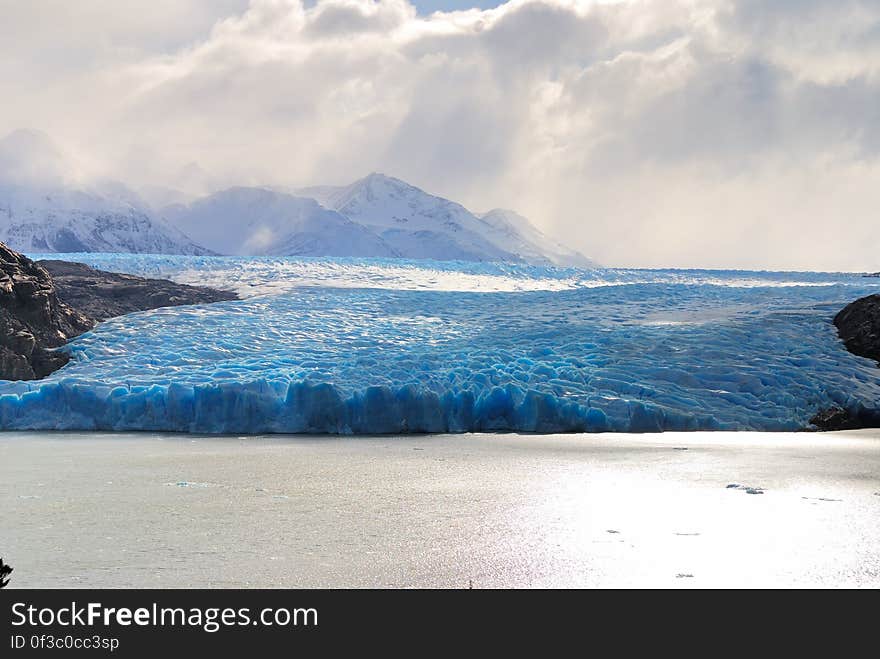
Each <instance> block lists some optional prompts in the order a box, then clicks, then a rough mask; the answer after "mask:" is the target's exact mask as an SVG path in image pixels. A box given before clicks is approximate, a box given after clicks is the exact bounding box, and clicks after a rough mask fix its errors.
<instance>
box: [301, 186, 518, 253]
mask: <svg viewBox="0 0 880 659" xmlns="http://www.w3.org/2000/svg"><path fill="white" fill-rule="evenodd" d="M302 193H303V194H306V195H309V194H311V195H313V196H315V198H317V199H318V201H320V202H321V203H323V204H324V205H325V206H327V207H328V208H333V209H334V210H337V211H339V212H340V213H341V214H342V215H344V216H345V217H347V218H349V219H350V220H352V221H353V222H357V223H358V224H360V225H363V226H365V227H367V228H368V229H370V230H371V231H373V232H375V233H376V234H377V235H379V236H381V237H382V238H383V239H384V240H385V242H387V243H388V244H389V245H391V246H392V247H393V248H394V249H395V250H396V251H397V252H398V253H399V254H400V256H402V257H403V258H410V259H436V260H444V261H451V260H458V261H521V260H522V259H521V258H519V257H518V256H517V255H516V254H513V253H512V252H510V251H508V250H506V249H503V248H501V247H499V246H498V245H496V244H494V243H493V242H492V241H491V240H490V239H488V238H487V236H486V234H487V233H488V227H487V225H486V224H485V223H484V222H483V221H482V220H481V219H479V218H478V217H476V216H474V215H473V214H472V213H470V212H469V211H468V210H467V209H466V208H464V206H461V205H460V204H456V203H455V202H452V201H449V200H448V199H443V198H442V197H435V196H434V195H431V194H428V193H427V192H424V191H422V190H420V189H419V188H416V187H414V186H412V185H409V184H408V183H405V182H404V181H401V180H400V179H396V178H392V177H390V176H384V175H382V174H370V175H369V176H367V177H365V178H362V179H360V180H359V181H355V182H354V183H352V184H351V185H348V186H344V187H338V188H334V187H322V188H308V189H306V190H303V191H302Z"/></svg>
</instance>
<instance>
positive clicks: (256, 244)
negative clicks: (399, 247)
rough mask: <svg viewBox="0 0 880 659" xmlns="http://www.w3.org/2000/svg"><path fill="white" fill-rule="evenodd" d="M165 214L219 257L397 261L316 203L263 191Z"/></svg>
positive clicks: (219, 196)
mask: <svg viewBox="0 0 880 659" xmlns="http://www.w3.org/2000/svg"><path fill="white" fill-rule="evenodd" d="M163 213H164V215H165V217H167V218H168V220H169V221H170V222H171V223H173V224H174V225H175V226H177V227H178V228H179V229H181V230H182V231H184V232H185V233H187V235H190V236H192V237H193V238H194V239H195V240H196V241H198V242H199V243H201V244H203V245H206V246H207V247H209V248H210V249H212V250H214V251H216V252H218V253H221V254H229V255H240V256H244V255H257V256H367V257H370V256H372V257H395V256H398V254H397V252H396V251H395V250H394V249H393V248H392V247H390V246H389V245H388V244H387V243H386V242H385V241H384V240H382V238H380V237H379V236H377V235H376V234H374V233H373V232H371V231H369V230H368V229H366V228H364V227H362V226H360V225H358V224H356V223H354V222H352V221H351V220H349V219H348V218H346V217H344V216H342V215H340V214H339V213H337V212H335V211H332V210H328V209H326V208H323V207H322V206H321V205H320V204H318V202H317V201H315V200H314V199H304V198H301V197H294V196H292V195H289V194H284V193H281V192H275V191H272V190H266V189H262V188H230V189H229V190H223V191H221V192H217V193H215V194H212V195H209V196H208V197H204V198H202V199H199V200H197V201H195V202H193V203H191V204H189V205H186V206H184V205H177V206H171V207H168V208H166V209H165V210H164V211H163Z"/></svg>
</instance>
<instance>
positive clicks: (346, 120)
mask: <svg viewBox="0 0 880 659" xmlns="http://www.w3.org/2000/svg"><path fill="white" fill-rule="evenodd" d="M126 4H128V3H126V2H109V0H108V1H103V2H98V1H96V0H91V1H89V0H83V1H82V2H78V3H75V5H74V4H72V3H63V2H34V3H19V4H13V5H12V6H11V7H4V9H2V12H3V19H4V20H3V21H0V62H2V63H0V74H2V75H3V79H4V80H9V81H10V82H11V83H12V85H11V88H9V89H8V90H7V96H8V97H9V102H7V103H4V104H2V105H0V130H2V129H3V128H6V129H8V130H7V131H6V132H8V131H11V130H13V129H15V128H19V127H32V128H38V129H42V130H45V131H46V132H48V133H49V134H51V135H53V137H55V138H56V139H58V140H60V141H62V142H63V143H64V144H65V145H66V146H67V147H68V149H67V150H68V151H72V152H75V153H76V154H77V156H78V157H80V160H82V161H84V162H87V163H90V165H91V167H92V168H93V170H94V171H95V172H100V173H104V174H113V175H115V176H119V177H122V178H125V179H126V180H130V181H132V182H133V183H140V184H150V185H163V186H168V187H175V185H176V181H175V179H176V178H178V176H177V174H178V173H179V172H180V171H181V168H182V167H183V166H185V165H188V164H190V163H198V165H199V166H201V167H202V168H204V169H206V170H207V171H209V172H211V174H212V176H213V179H212V180H215V181H216V184H218V185H220V184H233V183H242V184H248V183H269V184H274V185H289V186H300V185H306V184H312V183H325V182H339V183H342V182H348V181H350V180H352V179H354V178H356V177H359V176H362V175H364V174H365V173H367V172H369V171H372V170H380V171H384V172H386V173H389V174H393V175H396V176H399V177H401V178H404V179H406V180H409V181H411V182H413V183H415V184H417V185H420V186H421V187H424V188H426V189H428V190H429V191H433V192H436V193H438V194H443V195H446V196H450V197H452V198H454V199H456V200H460V201H462V202H464V203H465V204H466V205H468V206H469V207H471V208H473V209H475V210H484V209H488V208H490V207H494V206H499V205H501V206H509V207H513V208H516V209H517V210H520V211H522V212H523V213H524V214H526V215H528V216H529V217H530V218H532V219H533V221H535V222H536V223H537V224H539V225H540V226H541V227H542V228H544V229H545V230H547V231H548V232H550V233H553V234H555V235H557V236H560V237H564V238H565V239H566V242H568V243H570V244H572V245H573V246H576V247H579V248H581V249H582V250H584V251H585V252H586V253H589V254H590V255H592V256H594V257H596V258H597V259H599V260H600V261H603V262H606V263H609V264H612V265H648V266H664V265H678V266H719V267H722V266H723V267H767V268H774V267H776V268H830V269H880V266H878V263H877V261H878V259H877V256H876V254H877V252H878V247H880V244H878V243H880V238H878V237H877V236H876V235H875V234H877V232H876V231H875V230H874V227H875V226H876V217H875V215H876V212H875V209H876V208H877V207H878V201H880V198H878V197H880V194H878V193H877V192H875V189H876V188H880V186H878V185H877V181H878V180H880V161H878V154H880V6H878V5H877V3H876V2H872V1H869V0H864V1H861V2H859V1H856V0H842V1H833V0H781V1H780V2H773V3H767V2H760V1H758V0H631V1H629V2H594V1H588V0H580V1H579V0H511V2H509V3H508V4H506V5H502V6H500V7H497V8H495V9H489V10H478V9H472V10H467V11H456V12H448V13H435V14H432V15H430V16H427V17H426V16H419V15H418V14H417V13H416V11H415V9H414V8H413V7H412V6H411V5H410V4H409V3H408V2H406V0H379V1H373V0H320V1H319V2H318V3H317V4H316V5H314V6H310V7H306V6H304V5H303V4H302V3H301V2H299V0H253V1H252V2H250V4H249V5H247V6H245V3H244V2H234V1H232V0H229V1H226V2H220V3H215V2H208V1H207V0H206V1H203V2H196V1H194V0H188V1H182V2H161V3H157V4H155V5H154V8H153V9H151V11H150V12H146V13H148V14H149V15H148V16H144V17H143V20H141V21H138V20H133V19H131V18H130V16H131V14H130V13H126V11H124V9H125V7H124V5H126ZM74 6H75V7H76V10H74V9H72V7H74ZM140 6H141V7H142V6H143V5H140ZM128 9H129V10H130V9H131V8H130V7H129V8H128ZM37 13H39V15H40V16H41V18H40V19H39V21H38V20H37V18H36V16H37ZM144 13H145V12H143V11H141V12H139V14H144ZM3 26H5V27H3ZM156 35H159V36H156Z"/></svg>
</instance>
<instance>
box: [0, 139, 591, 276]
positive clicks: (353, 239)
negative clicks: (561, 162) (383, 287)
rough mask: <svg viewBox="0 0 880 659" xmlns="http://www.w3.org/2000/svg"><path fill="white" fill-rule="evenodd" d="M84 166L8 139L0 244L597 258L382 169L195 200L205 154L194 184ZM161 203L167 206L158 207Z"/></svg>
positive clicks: (185, 178)
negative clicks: (96, 172) (163, 183)
mask: <svg viewBox="0 0 880 659" xmlns="http://www.w3.org/2000/svg"><path fill="white" fill-rule="evenodd" d="M84 171H85V168H84V167H83V166H82V164H81V163H80V162H78V161H76V160H75V159H73V158H71V157H70V156H69V155H68V154H66V153H65V152H64V151H63V150H62V149H60V148H59V147H58V146H57V145H55V144H54V143H53V142H52V140H51V139H50V138H49V137H48V136H46V135H45V134H43V133H40V132H38V131H30V130H18V131H15V132H13V133H11V134H10V135H8V136H7V137H5V138H3V139H0V241H3V242H5V243H7V244H8V245H9V246H10V247H11V248H13V249H15V250H18V251H22V252H25V253H28V252H29V253H34V252H131V253H166V254H194V255H198V254H210V253H217V254H228V255H237V256H246V255H265V256H357V257H381V258H406V259H433V260H442V261H471V262H474V261H475V262H489V261H502V262H514V263H517V262H525V263H531V264H536V265H557V266H576V267H593V266H594V264H593V263H592V262H591V261H590V260H589V259H588V258H586V257H585V256H583V255H582V254H580V253H578V252H576V251H573V250H570V249H567V248H565V247H563V246H562V245H560V244H559V243H557V242H556V241H554V240H552V239H550V238H549V237H547V236H546V235H544V234H543V233H541V232H540V231H539V230H538V229H537V228H535V227H534V226H532V225H531V224H530V223H529V221H528V220H527V219H526V218H524V217H522V216H521V215H517V214H516V213H514V212H513V211H507V210H502V209H496V210H493V211H490V212H488V213H485V214H483V215H480V214H475V213H472V212H471V211H469V210H468V209H466V208H465V207H464V206H462V205H461V204H457V203H455V202H453V201H450V200H448V199H444V198H442V197H438V196H435V195H432V194H429V193H427V192H425V191H424V190H421V189H419V188H417V187H415V186H412V185H410V184H408V183H406V182H405V181H401V180H400V179H397V178H393V177H390V176H385V175H383V174H376V173H374V174H370V175H369V176H366V177H364V178H362V179H360V180H358V181H355V182H354V183H352V184H350V185H346V186H327V187H313V188H306V189H302V190H296V191H284V190H277V189H266V188H258V187H234V188H229V189H226V190H222V191H220V192H214V193H212V194H208V195H207V196H201V197H199V198H197V199H195V201H193V199H194V197H193V196H191V195H193V194H199V193H198V192H197V191H198V189H201V190H205V189H216V188H214V187H212V186H213V185H214V184H212V183H211V180H212V178H211V176H210V174H209V173H208V172H205V171H203V170H202V169H201V168H200V167H199V166H198V164H197V163H190V164H189V165H187V166H186V167H184V168H183V169H182V170H181V171H180V173H179V180H178V183H180V184H181V185H182V187H181V188H180V190H188V192H182V191H178V190H172V189H169V188H160V187H155V186H154V187H153V188H142V189H140V190H139V192H135V191H134V190H132V189H131V188H130V187H129V186H127V185H125V184H124V183H121V182H119V181H114V180H107V179H98V180H96V179H95V178H94V177H87V176H86V175H85V174H84V173H83V172H84ZM184 184H185V185H184ZM159 202H161V203H162V206H163V210H162V211H161V212H158V213H157V212H155V211H154V208H156V207H157V206H156V204H157V203H159ZM172 202H173V203H172ZM151 203H152V204H153V205H152V206H151ZM168 204H171V205H168Z"/></svg>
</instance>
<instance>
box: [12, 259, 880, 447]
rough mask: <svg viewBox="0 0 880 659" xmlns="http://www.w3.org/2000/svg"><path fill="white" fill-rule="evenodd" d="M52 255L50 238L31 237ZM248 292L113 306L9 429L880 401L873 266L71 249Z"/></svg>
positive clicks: (548, 415) (755, 412) (781, 418)
mask: <svg viewBox="0 0 880 659" xmlns="http://www.w3.org/2000/svg"><path fill="white" fill-rule="evenodd" d="M30 256H32V257H34V258H39V255H30ZM64 258H65V259H66V260H71V261H80V262H84V263H87V264H88V265H91V266H93V267H97V268H101V269H105V270H111V271H117V272H128V273H131V274H138V275H144V276H152V277H155V276H162V277H167V278H170V279H173V280H175V281H179V282H182V283H194V282H198V283H200V284H202V285H213V286H223V287H227V288H234V289H235V290H236V291H237V292H238V293H239V294H240V295H241V296H242V298H243V299H241V300H238V301H232V302H221V303H217V304H213V305H204V306H193V307H175V308H168V309H157V310H154V311H148V312H141V313H135V314H130V315H127V316H122V317H119V318H115V319H112V320H110V321H107V322H105V323H102V324H100V325H99V326H98V327H96V328H95V330H93V331H92V332H89V333H87V334H84V335H82V336H80V337H78V338H77V339H75V340H74V341H72V342H71V343H69V344H68V345H67V346H65V348H63V349H64V350H68V351H70V353H71V355H72V358H73V359H72V361H71V362H70V363H69V364H68V365H67V366H65V367H64V368H63V369H61V370H60V371H58V372H56V373H54V374H53V375H52V376H50V377H49V378H47V379H45V380H42V381H37V382H6V381H0V428H2V429H5V430H9V429H18V430H24V429H40V430H50V429H56V430H149V431H179V432H191V433H331V434H380V433H402V432H412V433H415V432H419V433H421V432H425V433H435V432H470V431H518V432H542V433H546V432H609V431H610V432H655V431H663V430H764V431H777V430H778V431H783V430H798V429H804V428H807V427H809V420H810V418H811V417H812V416H813V415H814V414H815V413H816V412H817V411H819V410H821V409H825V408H828V407H832V406H838V407H842V408H845V409H848V410H850V411H852V412H854V413H858V414H863V415H864V414H868V415H871V414H874V415H876V416H877V417H878V418H880V369H878V368H877V365H876V364H875V363H873V362H871V361H869V360H867V359H863V358H860V357H856V356H854V355H852V354H850V353H848V352H847V351H846V350H845V349H844V348H843V346H842V343H841V342H840V340H839V339H838V337H837V334H836V330H835V328H834V326H833V325H832V322H831V320H832V318H833V316H834V314H835V313H836V312H837V311H838V310H839V309H840V308H841V307H843V306H844V305H845V304H846V303H848V302H850V301H852V300H853V299H855V298H857V297H861V296H863V295H867V294H870V293H873V292H877V291H878V289H880V281H878V280H876V279H870V278H865V277H861V276H858V275H852V274H835V273H794V272H744V271H711V270H627V269H578V268H555V267H549V266H529V265H515V264H499V263H473V262H468V263H465V262H445V263H440V262H430V263H428V262H424V261H405V260H401V259H382V258H361V259H359V258H289V257H261V258H243V257H211V256H172V255H148V254H95V253H89V254H67V255H65V256H64Z"/></svg>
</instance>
